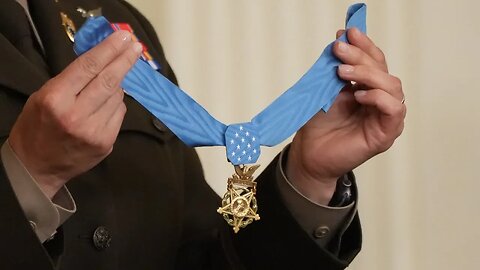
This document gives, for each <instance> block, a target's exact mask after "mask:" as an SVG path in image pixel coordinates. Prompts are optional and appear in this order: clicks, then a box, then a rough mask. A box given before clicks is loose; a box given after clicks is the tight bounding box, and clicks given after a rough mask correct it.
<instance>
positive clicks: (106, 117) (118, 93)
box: [89, 88, 125, 129]
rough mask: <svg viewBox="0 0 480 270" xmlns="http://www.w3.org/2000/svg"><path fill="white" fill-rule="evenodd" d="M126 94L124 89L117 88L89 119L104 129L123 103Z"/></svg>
mask: <svg viewBox="0 0 480 270" xmlns="http://www.w3.org/2000/svg"><path fill="white" fill-rule="evenodd" d="M124 96H125V94H124V92H123V89H121V88H119V89H117V90H115V93H114V94H113V95H112V96H110V98H108V100H107V101H106V102H105V103H104V104H103V105H102V106H101V107H100V108H99V109H98V110H97V111H96V112H95V113H94V114H92V115H90V116H89V121H90V122H92V123H96V124H97V126H99V127H101V128H102V129H103V128H104V127H105V126H106V125H107V124H108V122H109V121H110V119H111V118H112V116H113V115H114V114H115V112H116V111H117V109H118V106H120V105H121V104H122V103H123V97H124Z"/></svg>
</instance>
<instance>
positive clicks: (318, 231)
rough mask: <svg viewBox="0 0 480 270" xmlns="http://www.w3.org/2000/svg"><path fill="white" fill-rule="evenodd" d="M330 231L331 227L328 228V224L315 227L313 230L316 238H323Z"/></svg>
mask: <svg viewBox="0 0 480 270" xmlns="http://www.w3.org/2000/svg"><path fill="white" fill-rule="evenodd" d="M329 232H330V228H328V227H327V226H320V227H318V228H317V229H315V231H314V232H313V236H314V237H315V238H323V237H325V236H327V235H328V233H329Z"/></svg>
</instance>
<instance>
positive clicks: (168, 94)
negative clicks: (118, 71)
mask: <svg viewBox="0 0 480 270" xmlns="http://www.w3.org/2000/svg"><path fill="white" fill-rule="evenodd" d="M365 21H366V5H365V4H354V5H352V6H350V7H349V9H348V11H347V16H346V29H348V28H351V27H356V28H358V29H359V30H360V31H362V32H365V31H366V22H365ZM113 31H114V30H113V29H112V27H111V26H110V23H109V22H108V21H107V20H106V19H105V18H104V17H96V18H91V19H89V20H88V21H87V22H86V23H85V24H84V26H82V28H81V29H80V30H79V31H78V32H77V34H76V35H75V45H74V50H75V52H76V53H77V54H78V55H81V54H82V53H84V52H86V51H87V50H89V49H91V48H92V47H94V46H95V45H97V44H98V43H100V42H101V41H102V40H104V39H105V38H106V37H108V36H109V35H110V34H112V33H113ZM338 40H340V41H343V42H348V40H347V37H346V34H345V33H344V34H343V35H342V36H341V37H340V38H339V39H338ZM333 44H334V43H333V42H332V43H331V44H329V45H328V46H327V47H326V48H325V50H324V51H323V53H322V54H321V56H320V57H319V58H318V60H317V61H316V62H315V63H314V64H313V66H312V67H311V68H310V69H309V70H308V71H307V72H306V73H305V75H303V76H302V77H301V78H300V80H298V81H297V82H296V83H295V84H294V85H293V86H292V87H290V88H289V89H288V90H287V91H285V92H284V93H283V94H282V95H280V96H279V97H278V98H277V99H276V100H275V101H273V102H272V103H271V104H270V105H269V106H268V107H267V108H265V109H264V110H263V111H262V112H260V113H259V114H257V115H256V116H255V117H254V118H252V119H251V121H250V122H245V123H238V124H231V125H228V126H227V125H225V124H223V123H221V122H219V121H218V120H216V119H215V118H214V117H213V116H211V115H210V114H209V113H208V112H207V111H206V110H205V109H204V108H203V107H202V106H201V105H200V104H198V103H197V102H196V101H195V100H193V99H192V98H191V97H190V96H188V94H186V93H185V92H184V91H182V90H181V89H180V88H178V87H177V86H176V85H175V84H173V83H172V82H170V81H169V80H168V79H167V78H165V77H164V76H163V75H161V74H160V73H158V72H156V71H155V70H153V69H152V68H151V67H150V66H149V65H148V64H147V63H146V62H144V61H141V60H139V61H137V63H136V64H135V65H134V67H133V68H132V69H131V70H130V72H129V73H128V74H127V75H126V77H125V79H124V80H123V82H122V87H123V88H124V89H125V91H126V93H127V94H129V95H130V96H132V97H133V98H134V99H136V100H137V101H138V102H139V103H140V104H142V105H143V106H144V107H145V108H146V109H147V110H148V111H150V112H151V113H152V114H153V115H155V116H156V117H157V118H158V119H160V120H161V121H162V122H163V123H164V124H165V125H166V126H168V128H170V129H171V130H172V132H173V133H175V134H176V135H177V136H178V137H179V138H180V139H181V140H182V141H183V142H185V143H186V144H187V145H189V146H192V147H195V146H225V147H226V155H227V158H228V160H229V161H230V162H231V163H232V164H233V165H244V164H251V163H255V162H256V161H257V159H258V157H259V156H260V146H274V145H276V144H278V143H281V142H282V141H283V140H285V139H287V138H288V137H289V136H291V135H292V134H293V133H294V132H296V131H297V130H298V129H300V128H301V127H302V126H303V125H304V124H305V123H306V122H307V121H308V120H309V119H310V118H312V117H313V116H314V115H315V114H316V113H317V112H319V111H320V110H323V111H325V112H327V111H328V109H329V108H330V107H331V106H332V104H333V102H334V101H335V98H336V97H337V95H338V93H339V92H340V90H341V89H342V88H343V87H344V86H345V84H346V83H345V82H344V81H342V80H341V79H340V78H339V77H338V76H337V68H338V65H339V64H340V63H341V62H340V61H339V60H338V59H337V58H336V57H335V56H334V55H333V52H332V47H333ZM255 169H256V168H254V169H253V171H254V170H255ZM236 171H237V176H244V177H246V178H248V177H250V176H251V174H252V173H253V172H252V171H249V170H248V169H247V168H244V167H242V168H241V169H237V168H236ZM234 176H235V175H234ZM237 178H239V179H240V180H245V179H243V178H242V177H237ZM240 180H238V181H240ZM238 181H237V183H240V182H238ZM244 184H245V183H244ZM245 185H246V184H245ZM229 186H230V182H229ZM252 187H253V191H254V190H255V188H254V185H252ZM227 193H228V192H227ZM245 194H246V193H245ZM230 195H231V197H230V201H229V202H230V203H231V204H234V203H235V199H238V200H237V204H236V206H232V205H230V203H228V205H227V206H228V207H231V211H230V212H229V214H232V215H233V216H234V217H239V216H240V217H241V218H245V217H252V218H255V219H258V218H259V217H258V215H256V204H255V205H254V206H255V207H254V208H255V209H254V210H255V211H253V212H249V211H248V210H249V209H250V207H248V208H247V209H246V210H245V206H246V205H245V204H246V203H248V204H250V203H252V200H254V197H253V199H252V197H249V196H246V197H245V198H244V199H246V202H244V201H240V200H239V198H241V197H242V193H241V192H240V194H233V195H232V194H230ZM253 195H254V193H253ZM226 196H227V195H226ZM242 198H243V197H242ZM219 211H220V209H219ZM249 213H250V214H249ZM224 217H225V216H224ZM225 218H226V219H227V217H225ZM227 221H228V220H227ZM250 222H251V221H250ZM250 222H248V223H250ZM229 223H230V222H229ZM234 223H235V222H234ZM236 225H237V226H236V227H237V229H236V230H235V231H238V227H239V226H240V225H242V224H240V225H239V224H238V222H237V223H236ZM234 227H235V226H234ZM240 227H244V226H240Z"/></svg>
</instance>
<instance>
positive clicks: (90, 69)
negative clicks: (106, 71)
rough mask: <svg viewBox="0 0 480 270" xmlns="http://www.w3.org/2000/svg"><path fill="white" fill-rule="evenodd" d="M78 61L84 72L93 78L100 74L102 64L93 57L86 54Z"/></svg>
mask: <svg viewBox="0 0 480 270" xmlns="http://www.w3.org/2000/svg"><path fill="white" fill-rule="evenodd" d="M78 59H79V63H80V68H81V69H82V71H83V72H84V73H86V74H87V75H89V76H90V77H91V78H93V77H95V76H96V75H97V74H98V73H99V72H100V69H101V67H100V64H99V63H98V61H97V60H96V59H95V58H94V57H93V56H92V55H90V54H84V55H83V56H81V57H80V58H78Z"/></svg>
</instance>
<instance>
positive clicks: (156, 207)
mask: <svg viewBox="0 0 480 270" xmlns="http://www.w3.org/2000/svg"><path fill="white" fill-rule="evenodd" d="M29 4H30V12H31V14H32V17H33V20H34V22H35V24H36V26H37V29H38V31H39V33H40V36H41V38H42V43H43V46H44V49H45V55H43V53H42V50H41V49H40V47H39V44H38V43H37V41H36V39H35V36H34V35H33V34H32V31H31V29H30V25H29V23H28V20H27V17H26V16H25V13H24V10H23V9H22V8H21V7H20V6H19V5H18V4H17V3H16V2H15V1H14V0H2V1H0V138H1V140H0V143H3V142H4V141H5V139H6V138H7V137H8V135H9V132H10V129H11V128H12V125H13V124H14V122H15V120H16V118H17V116H18V114H19V113H20V111H21V110H22V106H23V105H24V104H25V101H26V100H27V98H28V97H29V95H30V94H32V93H33V92H34V91H36V90H37V89H39V88H40V86H42V85H43V84H44V83H45V82H46V81H47V80H48V79H49V78H51V77H52V76H55V75H56V74H58V73H59V72H61V71H62V70H63V69H64V68H65V66H67V65H68V64H69V63H70V62H71V61H72V60H73V59H74V58H75V55H74V53H73V50H72V44H71V42H70V41H69V40H68V39H67V36H66V34H65V32H64V30H63V27H62V26H61V21H60V16H59V11H60V9H61V10H62V11H64V12H66V13H67V14H69V16H70V17H71V18H72V19H74V21H76V23H77V26H79V25H80V24H81V23H82V18H81V17H80V14H79V13H76V11H75V9H76V8H77V7H78V6H82V7H83V8H85V9H87V10H90V9H94V8H97V7H98V6H101V7H102V8H103V15H105V16H106V17H107V18H108V19H109V20H110V21H112V22H128V23H129V24H130V25H131V26H132V27H133V29H134V31H135V34H136V35H137V36H138V37H139V39H141V40H142V41H143V42H144V43H145V45H146V46H147V47H148V48H149V52H150V53H151V54H152V55H153V57H154V58H155V59H156V60H157V61H159V63H160V65H161V66H162V69H161V72H162V73H163V74H164V75H165V76H166V77H168V78H169V79H170V80H172V81H174V82H175V81H176V80H175V76H174V74H173V72H172V70H171V68H170V66H169V65H168V63H167V61H166V59H165V57H164V54H163V51H162V47H161V45H160V42H159V40H158V38H157V36H156V34H155V31H154V29H153V28H152V26H151V25H150V23H149V22H148V21H147V20H146V19H145V18H144V17H143V16H142V15H141V14H140V13H139V12H138V11H137V10H135V9H134V8H133V7H132V6H130V5H129V4H127V3H126V2H125V1H118V0H98V1H95V0H84V1H80V0H79V1H73V0H68V1H67V0H62V1H60V4H57V5H55V3H54V1H53V0H35V1H30V3H29ZM125 102H126V104H127V107H128V112H127V114H126V117H125V121H124V123H123V125H122V127H121V131H120V135H119V136H118V139H117V141H116V143H115V146H114V151H113V152H112V154H111V155H110V156H109V157H107V158H106V159H105V160H104V161H102V162H101V163H100V164H99V165H98V166H96V167H95V168H93V169H92V170H90V171H89V172H87V173H85V174H83V175H81V176H79V177H77V178H76V179H73V180H72V181H70V182H69V184H68V188H69V189H70V191H71V193H72V194H73V197H74V198H75V201H76V204H77V208H78V210H77V213H75V214H74V215H73V216H72V217H71V218H70V219H69V220H67V222H66V223H64V224H63V226H62V227H61V228H60V229H59V232H58V233H57V235H56V237H55V238H54V239H53V240H50V241H48V242H46V243H44V244H41V243H40V242H39V241H38V239H37V237H36V235H35V233H34V231H33V230H32V229H31V227H30V225H29V223H28V221H27V219H26V217H25V215H24V213H23V212H22V209H21V207H20V206H19V203H18V202H17V200H16V197H15V194H14V193H13V191H12V189H11V187H10V184H9V181H8V179H7V178H6V175H5V172H4V171H3V166H0V233H1V239H2V245H1V248H0V269H37V270H51V269H54V268H55V267H58V269H69V270H74V269H82V270H84V269H142V270H146V269H244V268H246V269H343V268H344V267H346V266H347V265H348V263H349V262H350V261H351V260H352V259H353V258H354V257H355V255H356V254H357V252H358V251H359V249H360V242H361V241H360V235H361V233H360V225H359V221H358V217H355V220H354V222H353V223H352V225H351V226H350V227H349V228H348V230H347V231H346V233H345V234H344V236H343V237H344V240H343V241H342V245H341V250H340V253H339V255H338V256H334V255H332V254H330V253H329V252H328V251H326V250H324V249H322V248H320V247H319V246H317V245H316V244H315V243H314V242H313V241H312V240H311V238H310V237H309V235H307V233H306V232H305V231H303V230H302V228H301V227H300V226H299V224H297V222H296V221H295V219H294V218H293V217H292V216H291V214H290V213H289V211H288V210H287V208H286V207H285V205H284V204H283V202H282V200H281V198H280V197H279V193H278V192H277V187H276V185H275V181H274V177H275V166H276V162H275V161H274V162H272V165H270V166H269V167H268V168H267V169H266V171H265V172H264V173H263V174H262V175H261V176H260V177H259V179H258V183H259V187H258V204H259V206H260V214H261V216H262V219H261V221H257V222H254V223H253V224H251V225H249V226H248V227H247V228H246V229H242V230H241V231H240V233H239V234H237V235H233V233H232V229H231V228H230V227H229V226H227V225H226V223H225V221H223V219H222V218H221V216H220V215H218V214H217V213H216V208H217V207H218V206H219V197H218V196H217V195H216V194H215V193H214V192H213V191H212V189H211V188H210V187H209V186H208V185H207V183H206V182H205V180H204V178H203V173H202V168H201V165H200V163H199V160H198V157H197V155H196V153H195V151H194V150H193V149H191V148H189V147H187V146H185V145H184V144H183V143H182V142H181V141H180V140H178V139H177V138H176V137H175V136H174V135H173V134H172V132H171V131H169V130H168V129H167V128H166V127H165V126H164V125H162V123H161V122H158V120H154V118H153V117H152V116H151V115H150V114H149V113H148V112H147V111H146V110H145V109H144V108H143V107H141V106H140V105H139V104H138V103H136V102H135V101H134V100H132V99H131V98H129V97H126V98H125ZM100 226H104V227H105V228H106V229H107V230H108V232H109V233H110V235H111V236H112V241H111V245H110V246H109V247H108V248H105V249H102V250H99V249H97V248H96V247H95V246H94V244H93V241H92V237H93V233H94V231H95V230H96V229H97V228H98V227H100Z"/></svg>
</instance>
